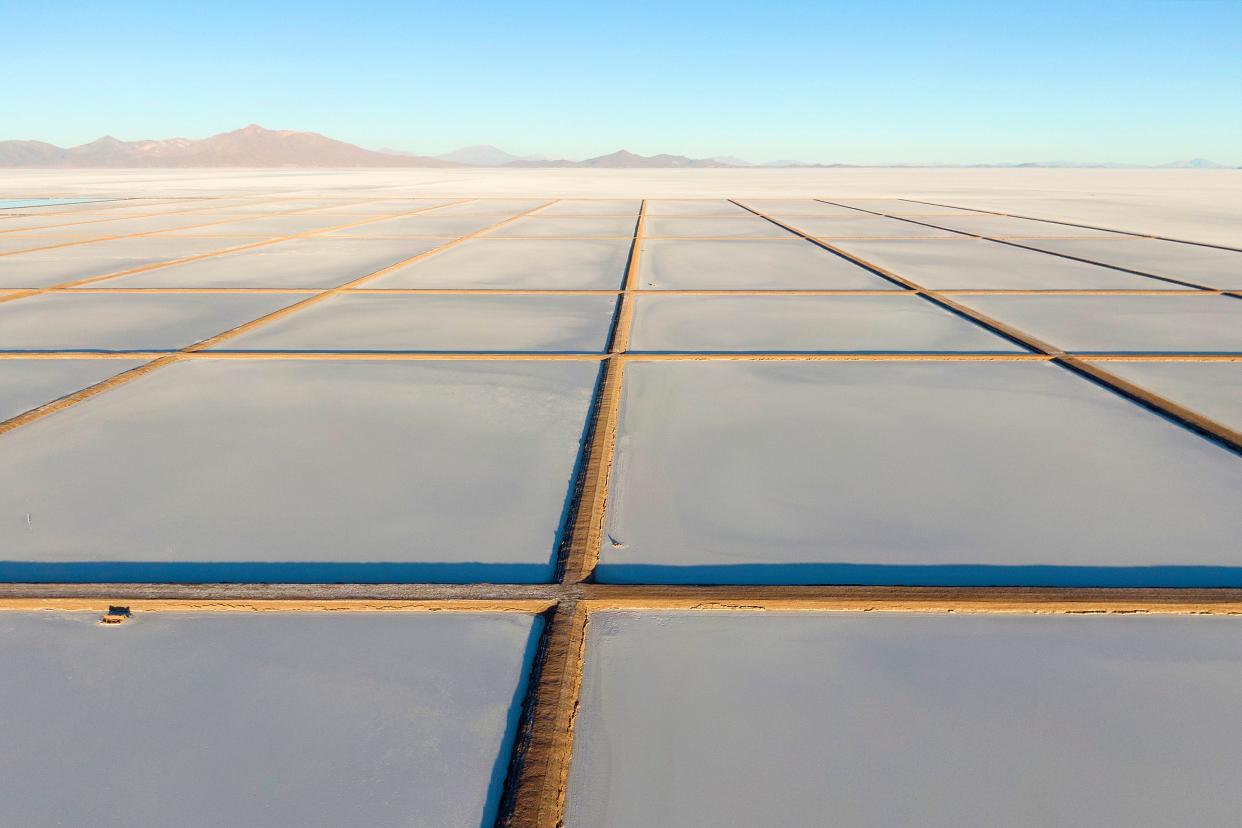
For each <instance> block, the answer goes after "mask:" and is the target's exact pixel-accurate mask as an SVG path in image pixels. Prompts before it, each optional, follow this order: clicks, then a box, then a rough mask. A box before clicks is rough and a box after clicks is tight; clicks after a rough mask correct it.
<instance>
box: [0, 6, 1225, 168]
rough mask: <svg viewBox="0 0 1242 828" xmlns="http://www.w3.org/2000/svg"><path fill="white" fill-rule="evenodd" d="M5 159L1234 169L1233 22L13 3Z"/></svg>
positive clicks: (1106, 10)
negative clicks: (319, 146)
mask: <svg viewBox="0 0 1242 828" xmlns="http://www.w3.org/2000/svg"><path fill="white" fill-rule="evenodd" d="M0 70H2V71H0V78H2V79H3V80H2V81H0V138H37V139H41V140H46V141H51V142H53V143H56V144H60V145H72V144H77V143H82V142H85V141H89V140H92V139H94V138H97V137H99V136H100V135H102V134H104V133H110V134H113V135H115V136H117V137H119V138H122V139H127V140H128V139H137V138H163V137H172V136H185V137H194V138H197V137H204V136H207V135H210V134H213V133H216V132H222V131H225V130H229V129H235V128H238V127H241V126H244V125H246V124H248V123H252V122H254V123H259V124H262V125H264V126H267V127H271V128H275V129H302V130H314V131H317V132H323V133H325V134H327V135H330V136H332V137H335V138H341V139H343V140H347V141H351V142H354V143H358V144H361V145H363V146H367V147H371V148H377V147H395V148H400V149H408V150H412V151H417V152H423V153H428V154H434V153H441V152H445V151H448V150H451V149H454V148H456V147H459V146H462V145H466V144H482V143H487V144H495V145H497V146H500V147H503V148H504V149H507V150H509V151H511V152H514V153H518V154H527V153H536V152H539V153H545V154H548V155H551V156H555V157H570V158H582V157H587V156H591V155H598V154H603V153H606V152H611V151H613V150H616V149H618V148H621V147H624V148H626V149H629V150H632V151H634V152H639V153H643V154H649V153H655V152H670V153H676V154H684V155H691V156H717V155H735V156H740V157H743V158H747V159H750V160H755V161H766V160H772V159H800V160H809V161H825V162H834V161H835V162H845V163H868V162H935V161H943V162H954V163H958V162H965V163H969V162H999V161H1024V160H1073V161H1119V162H1130V163H1160V162H1165V161H1170V160H1173V159H1179V158H1190V157H1196V156H1197V157H1205V158H1210V159H1213V160H1216V161H1221V162H1226V163H1233V164H1242V1H1240V0H1221V1H1220V2H1217V1H1216V0H1190V1H1189V2H1151V1H1150V0H1134V1H1133V2H1091V1H1090V0H1088V1H1087V2H1084V0H1077V1H1076V2H1058V0H1050V1H1049V2H1043V3H1014V2H1003V1H1002V0H995V1H994V2H977V3H974V2H972V3H961V2H919V3H914V2H911V3H896V2H890V3H882V2H876V3H871V2H865V1H864V0H857V1H856V2H849V3H828V2H819V3H788V2H762V3H760V2H754V3H728V2H711V3H708V2H681V3H677V2H663V3H645V2H633V3H593V2H590V0H583V2H577V3H572V4H571V3H565V4H560V3H557V4H551V3H547V4H528V3H518V2H505V3H493V2H486V1H484V2H477V1H476V2H459V3H443V2H440V3H434V4H425V3H417V2H389V1H388V0H364V2H353V3H342V2H332V3H323V2H317V0H311V1H310V2H299V3H267V2H262V1H261V0H254V2H246V3H236V2H231V1H230V0H223V1H222V2H209V3H183V2H177V0H162V1H161V2H158V3H153V2H125V0H119V1H118V2H114V3H101V2H83V1H82V0H68V2H60V3H37V2H22V1H21V0H0Z"/></svg>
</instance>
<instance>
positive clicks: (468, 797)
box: [0, 612, 542, 828]
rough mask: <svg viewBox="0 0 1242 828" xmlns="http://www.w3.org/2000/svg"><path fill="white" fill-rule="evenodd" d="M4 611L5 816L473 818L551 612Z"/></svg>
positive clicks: (479, 815) (140, 821)
mask: <svg viewBox="0 0 1242 828" xmlns="http://www.w3.org/2000/svg"><path fill="white" fill-rule="evenodd" d="M98 618H99V616H98V614H96V613H72V614H69V613H46V612H43V613H25V612H4V613H0V659H3V661H4V664H5V669H4V670H3V671H0V696H2V697H3V698H4V705H3V706H0V730H3V732H4V738H3V739H0V777H3V778H4V780H5V795H4V796H3V797H0V823H3V824H4V825H86V824H90V825H98V826H105V827H106V828H110V827H111V826H116V828H121V826H132V825H180V826H187V828H190V827H192V826H203V828H209V827H210V828H216V826H220V825H271V826H325V828H326V826H338V825H346V824H359V825H374V826H406V825H425V826H472V827H475V828H477V826H479V825H481V824H488V825H490V824H491V821H492V820H493V819H494V818H495V814H496V810H497V808H498V806H499V801H500V793H501V790H502V787H503V784H504V776H505V771H506V769H507V767H508V760H509V752H510V748H511V745H512V742H513V738H514V734H515V731H516V727H517V720H518V716H519V714H520V701H521V698H522V696H523V693H524V688H525V684H526V670H527V668H528V666H529V665H530V662H531V658H532V656H533V654H534V648H535V642H536V640H537V638H538V635H539V631H540V629H541V627H542V620H541V619H539V618H535V617H532V616H529V615H520V614H508V613H505V614H501V613H495V614H490V615H487V614H475V613H452V614H440V613H426V612H423V613H387V614H385V613H379V612H367V613H348V612H331V613H312V612H302V613H225V612H213V613H198V614H196V613H172V612H166V613H150V612H148V613H143V612H139V613H137V614H136V615H135V616H134V617H132V618H130V619H129V620H127V621H125V622H124V623H123V624H120V625H116V626H101V625H100V624H99V622H98Z"/></svg>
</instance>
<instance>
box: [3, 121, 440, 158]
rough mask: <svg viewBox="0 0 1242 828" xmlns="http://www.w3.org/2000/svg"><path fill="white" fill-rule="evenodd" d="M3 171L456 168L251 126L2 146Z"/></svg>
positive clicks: (310, 134)
mask: <svg viewBox="0 0 1242 828" xmlns="http://www.w3.org/2000/svg"><path fill="white" fill-rule="evenodd" d="M0 166H3V167H454V166H457V165H456V164H454V163H452V162H451V161H443V160H441V159H439V158H428V157H425V156H420V155H392V154H388V153H382V152H374V151H372V150H367V149H363V148H362V147H357V146H354V145H353V144H347V143H345V142H344V141H337V140H335V139H332V138H328V137H326V136H324V135H320V134H318V133H316V132H294V131H292V130H272V129H264V128H263V127H261V126H258V125H257V124H251V125H250V126H248V127H245V128H244V129H238V130H234V131H233V132H223V133H220V134H219V135H213V136H211V137H210V138H203V139H201V140H196V139H191V138H168V139H164V140H158V141H121V140H118V139H117V138H113V137H112V136H111V135H105V136H104V137H103V138H99V139H98V140H95V141H91V142H90V143H89V144H82V145H81V146H77V147H70V148H68V149H62V148H60V147H56V146H53V145H52V144H45V143H42V142H40V141H0Z"/></svg>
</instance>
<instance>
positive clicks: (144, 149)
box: [0, 124, 1229, 169]
mask: <svg viewBox="0 0 1242 828" xmlns="http://www.w3.org/2000/svg"><path fill="white" fill-rule="evenodd" d="M853 166H897V167H1005V168H1020V167H1072V168H1083V167H1090V168H1108V167H1136V166H1138V165H1130V164H1108V163H1100V164H1084V163H1076V162H1071V161H1047V162H1025V163H1016V164H893V165H855V164H816V163H809V162H803V161H790V160H782V161H771V162H768V163H765V164H753V163H751V162H749V161H746V160H744V159H742V158H735V157H732V156H720V157H716V158H688V157H686V156H684V155H665V154H661V155H636V154H634V153H632V152H628V151H627V150H618V151H617V152H614V153H611V154H609V155H600V156H597V157H595V158H587V159H585V160H582V161H571V160H568V159H564V158H561V159H553V158H548V157H546V156H543V155H527V156H517V155H514V154H512V153H509V152H506V151H504V150H502V149H500V148H499V147H493V146H488V145H477V146H470V147H462V148H461V149H458V150H454V151H453V152H448V153H444V154H443V155H437V156H429V155H418V154H416V153H412V152H408V151H406V150H395V149H380V150H369V149H363V148H362V147H359V146H355V145H353V144H347V143H345V142H344V141H337V140H335V139H332V138H328V137H327V136H324V135H320V134H319V133H316V132H295V131H292V130H272V129H264V128H263V127H261V126H258V125H257V124H251V125H250V126H248V127H245V128H243V129H238V130H234V131H232V132H223V133H220V134H219V135H213V136H211V137H210V138H203V139H192V138H167V139H162V140H155V141H121V140H119V139H117V138H113V137H112V136H110V135H107V136H104V137H103V138H99V139H98V140H95V141H91V142H90V143H89V144H82V145H81V146H77V147H69V148H67V149H66V148H62V147H57V146H54V145H53V144H48V143H44V142H43V141H0V167H84V168H85V167H111V168H125V167H518V168H521V167H529V168H558V167H569V168H573V167H581V168H597V169H605V168H606V169H711V168H748V167H769V168H771V167H853ZM1159 167H1161V168H1176V169H1229V167H1228V166H1227V165H1225V164H1217V163H1216V162H1214V161H1208V160H1206V159H1203V158H1194V159H1191V160H1188V161H1174V162H1171V163H1168V164H1161V165H1159Z"/></svg>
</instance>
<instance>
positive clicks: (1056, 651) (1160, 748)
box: [565, 612, 1242, 828]
mask: <svg viewBox="0 0 1242 828" xmlns="http://www.w3.org/2000/svg"><path fill="white" fill-rule="evenodd" d="M1240 637H1242V619H1237V618H1229V617H1214V618H1204V617H1169V616H1165V617H1142V616H1111V617H1107V616H1070V615H1063V616H1017V617H1013V616H1009V617H1007V616H1001V615H948V614H944V615H917V614H904V613H902V614H897V613H839V614H838V613H816V614H810V613H797V614H785V613H781V614H772V613H764V614H760V613H744V612H730V613H727V614H719V613H694V614H689V613H664V612H651V613H643V614H637V613H629V614H627V613H617V612H605V613H598V614H596V615H594V616H592V619H591V621H590V623H589V624H588V628H587V647H586V669H585V673H584V676H583V680H582V689H581V706H580V708H579V712H578V715H577V718H576V722H575V729H574V744H575V749H574V756H573V760H572V765H571V768H570V777H569V788H568V796H567V802H566V809H567V813H566V819H565V824H566V825H567V826H604V825H617V826H620V825H627V826H628V825H678V826H686V828H693V826H716V825H775V824H779V825H819V824H823V823H824V822H825V821H828V822H831V823H832V824H839V825H860V826H872V825H874V826H890V825H926V826H946V828H947V827H948V826H955V827H956V826H962V825H978V826H983V825H1021V826H1028V825H1029V826H1045V825H1144V826H1146V825H1152V826H1155V825H1170V824H1194V825H1212V826H1227V825H1232V824H1234V823H1235V822H1236V814H1237V811H1238V809H1239V808H1240V807H1242V793H1240V791H1239V788H1238V786H1237V784H1236V780H1235V776H1236V773H1235V770H1236V768H1237V767H1238V765H1239V764H1240V763H1242V747H1239V745H1242V724H1240V720H1239V719H1238V717H1237V716H1236V715H1235V708H1236V705H1237V698H1238V696H1239V694H1240V693H1242V655H1240V653H1242V651H1240V650H1239V648H1238V641H1239V639H1240Z"/></svg>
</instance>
